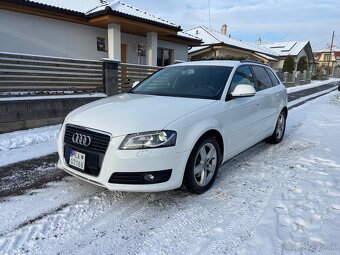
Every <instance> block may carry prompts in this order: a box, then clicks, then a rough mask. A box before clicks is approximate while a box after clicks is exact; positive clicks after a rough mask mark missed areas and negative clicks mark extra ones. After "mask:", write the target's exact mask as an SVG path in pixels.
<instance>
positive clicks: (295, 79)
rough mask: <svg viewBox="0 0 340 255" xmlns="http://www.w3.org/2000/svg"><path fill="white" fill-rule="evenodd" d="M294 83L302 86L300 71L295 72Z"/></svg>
mask: <svg viewBox="0 0 340 255" xmlns="http://www.w3.org/2000/svg"><path fill="white" fill-rule="evenodd" d="M293 82H294V83H295V85H300V71H294V72H293Z"/></svg>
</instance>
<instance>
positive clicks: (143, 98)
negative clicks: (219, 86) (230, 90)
mask: <svg viewBox="0 0 340 255" xmlns="http://www.w3.org/2000/svg"><path fill="white" fill-rule="evenodd" d="M214 102H216V101H215V100H208V99H197V98H183V97H167V96H152V95H141V94H130V93H129V94H120V95H116V96H113V97H108V98H105V99H101V100H98V101H95V102H92V103H90V104H87V105H84V106H82V107H80V108H78V109H76V110H75V111H73V112H72V113H70V114H69V116H67V118H66V121H65V123H70V124H75V125H79V126H83V127H89V128H94V129H98V130H102V131H106V132H109V133H111V134H112V135H113V136H120V135H126V134H130V133H137V132H144V131H152V130H162V129H163V128H165V127H166V126H167V125H168V124H170V123H171V122H174V121H175V120H177V119H179V118H181V117H183V116H185V115H187V114H190V113H191V112H193V111H196V110H198V109H201V108H203V107H206V106H207V105H210V104H212V103H214Z"/></svg>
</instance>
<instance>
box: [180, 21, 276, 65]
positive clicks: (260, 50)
mask: <svg viewBox="0 0 340 255" xmlns="http://www.w3.org/2000/svg"><path fill="white" fill-rule="evenodd" d="M186 33H188V34H190V35H192V36H195V37H198V38H200V39H201V40H202V44H201V45H200V46H195V47H192V48H190V49H189V59H190V60H192V61H194V60H202V59H223V58H224V59H225V58H227V59H233V58H234V59H251V60H256V61H261V62H263V63H266V64H270V65H272V63H275V62H277V61H278V60H277V57H278V56H279V55H278V54H277V53H276V52H275V51H272V50H270V49H268V48H265V47H262V46H260V45H255V44H250V43H246V42H242V41H238V40H235V39H233V38H230V37H229V36H227V25H223V26H222V28H221V33H219V32H216V31H213V30H211V29H209V28H206V27H204V26H199V27H196V28H193V29H190V30H188V31H186Z"/></svg>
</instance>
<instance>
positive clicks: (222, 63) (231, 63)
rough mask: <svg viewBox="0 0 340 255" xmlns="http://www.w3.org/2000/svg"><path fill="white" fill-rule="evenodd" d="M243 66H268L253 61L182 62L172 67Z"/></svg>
mask: <svg viewBox="0 0 340 255" xmlns="http://www.w3.org/2000/svg"><path fill="white" fill-rule="evenodd" d="M242 64H255V65H262V66H267V65H265V64H263V63H260V62H257V61H251V60H241V61H235V60H202V61H190V62H182V63H178V64H174V65H171V66H229V67H238V66H240V65H242Z"/></svg>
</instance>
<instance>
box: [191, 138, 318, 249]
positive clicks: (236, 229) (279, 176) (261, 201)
mask: <svg viewBox="0 0 340 255" xmlns="http://www.w3.org/2000/svg"><path fill="white" fill-rule="evenodd" d="M311 146H312V144H311V143H309V142H305V143H304V144H301V143H300V142H299V141H286V140H285V144H282V146H280V147H278V146H270V149H269V151H268V149H266V150H263V151H262V153H260V154H258V155H256V156H255V161H256V162H261V163H260V165H267V164H268V165H273V164H272V162H273V161H274V160H276V161H277V160H282V159H284V158H285V157H287V156H288V157H289V155H290V156H292V155H294V154H295V153H296V152H295V150H296V149H298V150H306V149H309V148H310V147H311ZM268 147H269V146H268ZM287 147H289V150H288V153H287V152H286V150H287ZM283 153H284V155H283ZM251 154H253V153H251ZM287 154H289V155H287ZM251 156H252V155H247V157H251ZM241 158H242V156H241ZM283 162H284V161H283ZM259 169H268V167H260V168H259ZM283 170H285V171H287V170H288V171H289V166H288V165H286V166H285V168H284V169H281V168H278V167H276V168H275V169H274V168H273V167H271V171H270V172H263V171H259V172H257V171H256V172H254V171H253V172H251V174H252V175H253V176H249V177H248V178H249V179H250V180H252V181H254V180H256V175H259V174H260V173H262V174H263V173H264V174H265V179H263V180H262V181H261V182H260V183H258V184H257V185H256V186H255V187H256V188H259V189H258V190H256V189H253V192H252V193H250V194H252V195H253V198H252V199H251V200H250V201H249V203H248V204H249V205H254V207H252V208H251V207H241V208H239V207H235V206H231V208H232V209H231V210H230V212H231V213H230V214H229V215H227V216H224V218H225V219H228V217H230V216H231V217H232V218H234V220H227V222H226V223H227V224H224V223H221V224H217V226H216V227H219V228H220V233H219V234H217V235H215V234H211V235H210V236H208V237H207V239H208V240H209V241H207V242H204V243H202V245H201V246H200V247H199V248H198V249H196V254H223V253H225V252H227V251H230V250H232V249H235V248H237V247H238V246H240V245H241V244H242V243H243V242H244V241H246V240H247V239H249V238H250V237H251V232H252V231H253V230H254V229H255V227H256V226H257V223H258V220H259V219H260V217H261V215H262V213H263V212H264V210H265V208H266V206H267V201H268V200H269V199H270V197H271V196H272V193H273V192H274V190H275V189H276V187H277V186H279V185H281V183H282V182H283V180H284V179H285V178H284V177H285V176H286V177H287V176H288V175H287V174H288V173H287V172H284V171H283ZM242 176H246V175H242ZM272 180H277V182H276V183H274V182H273V181H272ZM269 183H270V184H271V185H268V184H269ZM253 184H254V183H253ZM253 184H252V185H253ZM226 185H227V184H226ZM263 185H267V186H266V189H265V190H262V191H261V187H263ZM235 210H236V211H237V214H236V215H235V214H234V213H233V212H235ZM240 212H243V214H242V217H241V219H242V221H241V222H240V221H239V219H238V215H240ZM235 233H236V235H235ZM216 239H217V240H216ZM211 240H213V241H211ZM193 253H194V252H193Z"/></svg>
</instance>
